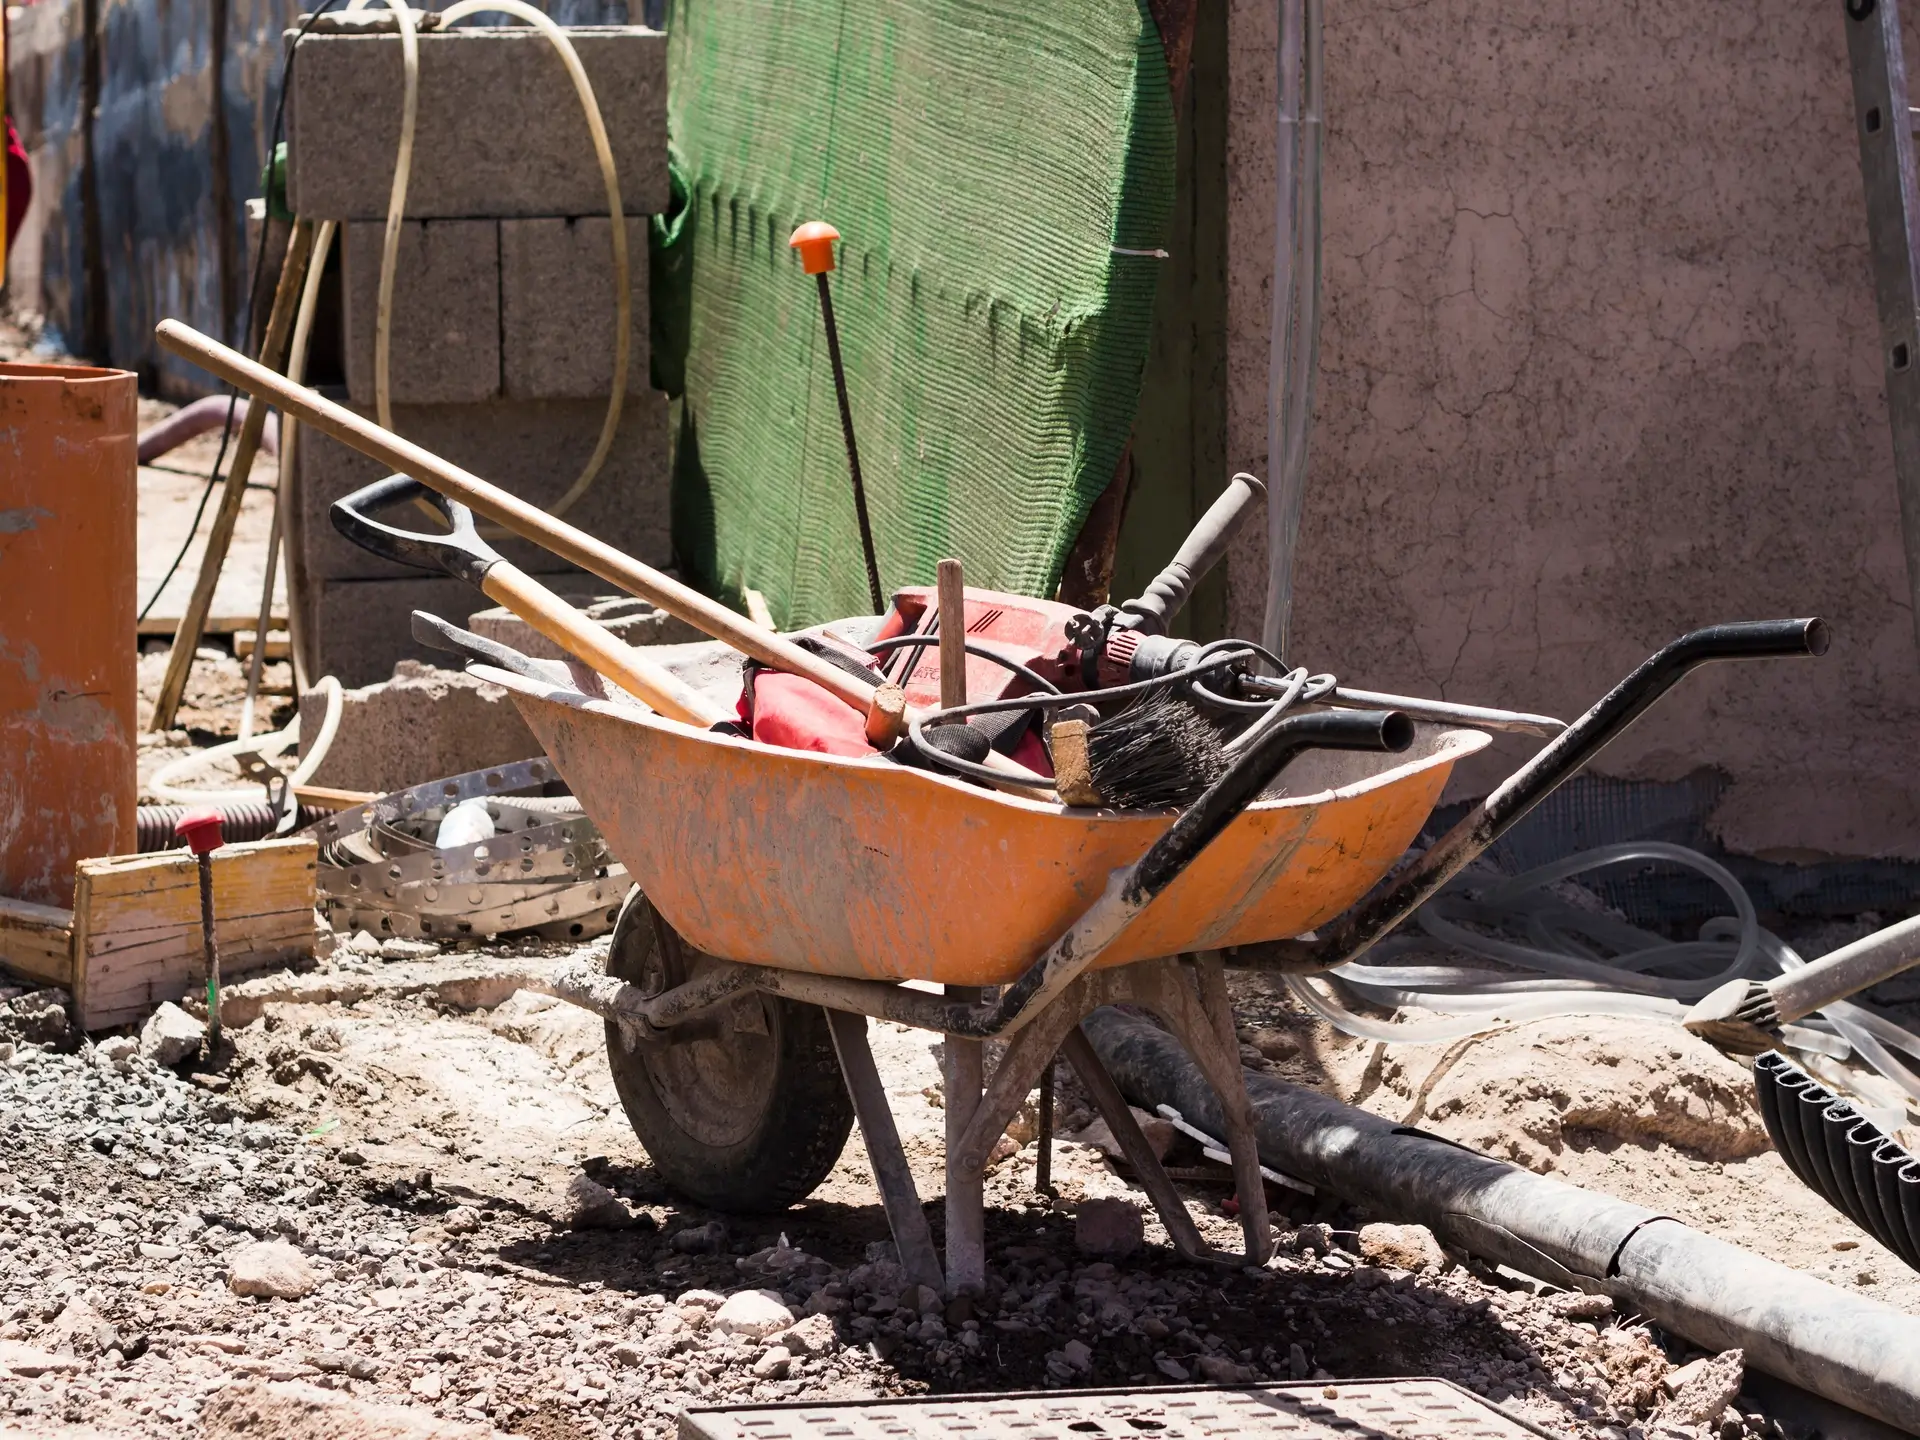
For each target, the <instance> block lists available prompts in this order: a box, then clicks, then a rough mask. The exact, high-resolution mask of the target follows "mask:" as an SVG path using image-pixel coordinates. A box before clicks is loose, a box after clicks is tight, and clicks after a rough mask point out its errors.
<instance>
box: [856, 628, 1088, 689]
mask: <svg viewBox="0 0 1920 1440" xmlns="http://www.w3.org/2000/svg"><path fill="white" fill-rule="evenodd" d="M939 643H940V637H939V636H938V635H895V636H894V637H893V638H892V639H891V640H876V641H874V642H873V643H872V644H871V645H869V646H867V653H868V654H869V655H891V654H892V653H893V652H894V651H895V650H905V649H909V648H917V649H922V650H924V649H926V648H927V647H928V646H930V645H938V644H939ZM966 648H967V654H969V655H977V656H979V657H980V658H981V659H982V660H991V661H992V662H993V663H994V664H996V665H999V666H1003V667H1004V668H1006V669H1008V670H1011V671H1012V672H1013V673H1014V674H1016V675H1018V676H1019V677H1020V678H1021V679H1022V680H1025V681H1026V682H1027V683H1028V684H1029V685H1034V686H1037V687H1038V688H1039V689H1040V690H1042V691H1044V692H1045V693H1046V694H1049V695H1058V694H1060V693H1061V690H1060V687H1059V686H1058V685H1056V684H1054V683H1053V682H1052V681H1051V680H1049V679H1047V677H1046V676H1044V675H1042V674H1040V673H1039V671H1037V670H1029V669H1028V668H1027V667H1026V666H1025V665H1022V664H1021V663H1020V662H1019V661H1018V660H1016V659H1014V658H1013V657H1012V656H1011V655H1002V654H1001V653H1000V652H999V651H997V650H990V649H988V648H987V647H986V646H985V645H982V644H979V643H978V642H976V641H973V640H969V641H967V644H966ZM1022 698H1024V697H1022ZM1080 698H1081V697H1080V696H1078V695H1076V696H1074V699H1076V700H1078V699H1080Z"/></svg>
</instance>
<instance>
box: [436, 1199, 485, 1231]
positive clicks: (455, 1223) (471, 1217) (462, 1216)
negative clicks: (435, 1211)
mask: <svg viewBox="0 0 1920 1440" xmlns="http://www.w3.org/2000/svg"><path fill="white" fill-rule="evenodd" d="M440 1228H441V1229H442V1230H445V1231H446V1232H447V1233H448V1234H449V1235H471V1234H472V1233H473V1232H474V1231H475V1230H478V1229H479V1228H480V1212H479V1211H478V1210H476V1209H474V1208H473V1207H472V1206H471V1205H456V1206H454V1207H453V1209H451V1210H449V1211H447V1213H446V1214H444V1215H442V1216H441V1217H440Z"/></svg>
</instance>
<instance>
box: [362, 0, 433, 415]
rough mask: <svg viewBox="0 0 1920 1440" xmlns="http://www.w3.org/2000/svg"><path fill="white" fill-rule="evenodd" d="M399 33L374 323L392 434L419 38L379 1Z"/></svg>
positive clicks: (407, 21) (379, 392) (407, 17)
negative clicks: (395, 113) (396, 104)
mask: <svg viewBox="0 0 1920 1440" xmlns="http://www.w3.org/2000/svg"><path fill="white" fill-rule="evenodd" d="M380 3H381V4H383V5H385V6H386V7H387V8H388V9H389V10H391V11H392V12H393V18H394V23H395V24H397V25H398V26H399V27H400V67H401V72H402V77H403V83H402V86H401V92H400V148H399V152H398V153H397V154H396V155H395V157H394V164H393V185H392V187H391V188H390V189H389V190H388V192H387V228H386V232H385V234H384V235H382V237H381V240H380V292H379V294H380V298H379V303H378V306H377V308H376V309H375V311H374V322H373V409H374V414H375V415H376V416H377V417H378V419H379V421H380V424H381V425H382V426H383V427H384V428H386V429H388V430H391V429H393V394H392V386H391V385H390V384H389V383H388V381H389V378H390V375H391V370H392V359H393V277H394V271H395V270H396V269H397V268H398V261H399V259H400V231H401V225H402V222H403V220H404V218H405V216H406V211H407V182H408V180H410V179H411V178H412V176H413V133H414V127H415V122H416V121H417V120H418V118H419V114H420V32H419V27H418V26H417V24H416V23H415V21H414V18H413V11H412V9H411V8H410V7H409V6H408V5H407V3H406V0H380ZM367 4H368V0H348V3H347V9H348V10H364V9H366V8H367Z"/></svg>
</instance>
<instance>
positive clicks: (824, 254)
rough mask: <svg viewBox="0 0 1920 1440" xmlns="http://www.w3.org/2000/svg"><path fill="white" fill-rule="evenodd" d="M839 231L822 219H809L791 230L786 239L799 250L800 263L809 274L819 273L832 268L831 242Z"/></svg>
mask: <svg viewBox="0 0 1920 1440" xmlns="http://www.w3.org/2000/svg"><path fill="white" fill-rule="evenodd" d="M839 238H840V232H839V231H838V230H836V229H834V228H833V227H832V226H831V225H829V224H827V222H826V221H824V220H809V221H807V223H806V224H804V225H802V226H801V227H800V228H799V229H798V230H796V231H794V232H793V238H792V239H791V240H789V241H787V244H788V245H790V246H791V247H792V248H794V249H795V250H798V251H799V252H800V264H801V266H802V267H803V268H804V269H805V270H806V272H807V274H809V275H821V274H824V273H825V272H827V271H828V270H831V269H833V242H834V241H836V240H838V239H839Z"/></svg>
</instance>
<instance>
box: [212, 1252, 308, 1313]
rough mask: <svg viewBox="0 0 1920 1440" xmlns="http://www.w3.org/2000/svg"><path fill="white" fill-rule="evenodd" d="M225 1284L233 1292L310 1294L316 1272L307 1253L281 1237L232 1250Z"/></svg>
mask: <svg viewBox="0 0 1920 1440" xmlns="http://www.w3.org/2000/svg"><path fill="white" fill-rule="evenodd" d="M228 1265H229V1269H228V1272H227V1286H228V1288H229V1289H231V1290H232V1291H233V1293H234V1294H236V1295H260V1296H267V1297H271V1298H273V1299H276V1300H298V1299H300V1298H301V1297H302V1296H303V1295H307V1294H310V1293H311V1292H312V1290H313V1287H314V1286H316V1285H318V1284H319V1283H320V1276H319V1273H318V1272H317V1271H315V1269H314V1268H313V1266H312V1265H311V1264H310V1263H309V1262H308V1260H307V1257H306V1256H304V1255H302V1254H301V1253H300V1252H299V1251H298V1250H296V1249H294V1248H293V1246H291V1245H289V1244H287V1243H286V1241H284V1240H266V1241H259V1242H256V1243H254V1244H251V1245H242V1246H240V1247H238V1248H237V1249H235V1250H234V1252H233V1254H232V1256H231V1258H230V1259H229V1261H228Z"/></svg>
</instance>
